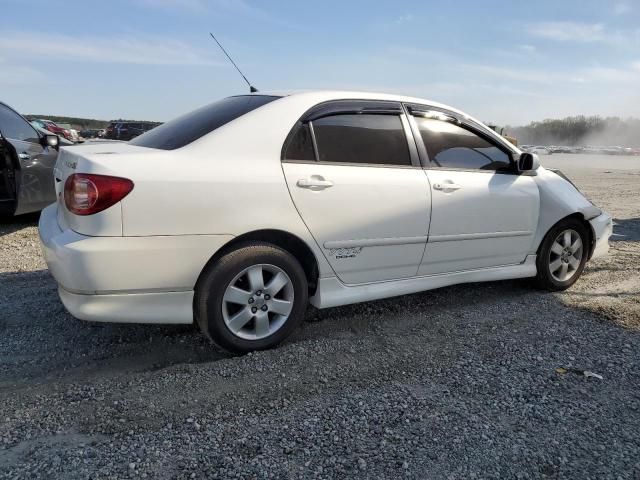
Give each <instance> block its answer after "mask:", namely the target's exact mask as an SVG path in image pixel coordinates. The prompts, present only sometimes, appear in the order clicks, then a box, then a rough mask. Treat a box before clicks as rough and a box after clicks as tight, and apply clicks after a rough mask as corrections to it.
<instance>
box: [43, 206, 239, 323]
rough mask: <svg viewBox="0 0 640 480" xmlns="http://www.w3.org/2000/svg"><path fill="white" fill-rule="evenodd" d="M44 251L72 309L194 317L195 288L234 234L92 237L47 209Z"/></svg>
mask: <svg viewBox="0 0 640 480" xmlns="http://www.w3.org/2000/svg"><path fill="white" fill-rule="evenodd" d="M39 231H40V241H41V244H42V251H43V254H44V257H45V260H46V262H47V265H48V266H49V270H50V272H51V274H52V275H53V277H54V278H55V279H56V281H57V282H58V285H59V287H60V290H59V292H60V297H61V299H62V301H63V303H64V305H65V306H66V307H67V309H68V310H69V311H70V312H71V314H72V315H74V316H76V317H78V318H81V319H84V320H94V321H106V322H142V323H191V321H192V316H193V314H192V301H193V289H194V286H195V283H196V281H197V279H198V276H199V275H200V273H201V272H202V269H203V268H204V266H205V265H206V263H207V262H208V261H209V259H210V258H211V257H212V256H213V254H214V253H215V252H216V251H217V250H218V249H219V248H220V247H222V246H223V245H224V244H225V243H227V242H228V241H229V240H231V239H232V238H233V237H232V236H231V235H180V236H153V237H89V236H85V235H81V234H79V233H77V232H75V231H73V230H70V229H64V230H63V229H61V228H60V226H59V224H58V221H57V205H51V206H49V207H47V208H45V209H44V210H43V211H42V214H41V216H40V223H39Z"/></svg>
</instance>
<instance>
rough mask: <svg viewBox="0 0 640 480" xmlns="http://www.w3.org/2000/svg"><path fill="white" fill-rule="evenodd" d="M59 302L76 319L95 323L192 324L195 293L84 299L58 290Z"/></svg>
mask: <svg viewBox="0 0 640 480" xmlns="http://www.w3.org/2000/svg"><path fill="white" fill-rule="evenodd" d="M58 294H59V295H60V300H62V303H63V304H64V306H65V308H66V309H67V310H68V311H69V313H71V315H73V316H74V317H76V318H79V319H80V320H88V321H93V322H117V323H150V324H170V323H185V324H189V323H193V290H190V291H184V292H145V293H114V294H100V295H85V294H78V293H72V292H69V291H67V290H65V289H64V288H62V287H59V288H58Z"/></svg>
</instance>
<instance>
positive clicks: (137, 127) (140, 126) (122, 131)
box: [106, 121, 160, 141]
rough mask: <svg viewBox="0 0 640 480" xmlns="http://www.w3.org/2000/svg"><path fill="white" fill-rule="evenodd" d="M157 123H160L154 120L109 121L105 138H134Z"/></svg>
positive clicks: (125, 139) (126, 139)
mask: <svg viewBox="0 0 640 480" xmlns="http://www.w3.org/2000/svg"><path fill="white" fill-rule="evenodd" d="M158 125H160V124H159V123H156V122H123V121H115V122H111V123H110V124H109V126H108V127H107V135H106V138H111V139H113V140H124V141H128V140H131V139H132V138H136V137H137V136H138V135H142V134H143V133H144V132H147V131H149V130H151V129H152V128H155V127H157V126H158Z"/></svg>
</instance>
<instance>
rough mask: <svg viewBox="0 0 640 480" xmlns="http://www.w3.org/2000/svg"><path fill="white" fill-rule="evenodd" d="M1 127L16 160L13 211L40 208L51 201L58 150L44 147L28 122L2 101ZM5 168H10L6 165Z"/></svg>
mask: <svg viewBox="0 0 640 480" xmlns="http://www.w3.org/2000/svg"><path fill="white" fill-rule="evenodd" d="M0 131H1V132H2V135H3V137H4V138H5V141H6V142H8V143H9V144H10V145H11V147H12V148H11V149H12V150H13V152H11V153H12V155H13V157H14V162H15V161H17V165H14V167H17V168H14V170H13V172H12V176H13V178H14V182H15V190H16V191H17V197H18V198H17V200H18V203H17V210H16V214H20V213H25V212H29V211H36V210H41V209H42V208H44V207H45V206H46V205H48V204H49V203H53V202H54V201H55V188H54V184H53V167H54V165H55V161H56V157H57V151H56V150H54V149H52V148H45V147H43V146H42V144H41V143H40V135H39V134H38V133H37V132H36V130H35V129H34V128H33V127H32V126H31V125H30V124H29V122H27V121H26V120H25V119H24V118H23V117H22V116H20V115H19V114H18V113H16V112H15V111H13V110H12V109H10V108H9V107H7V106H6V105H3V104H0ZM5 172H9V169H7V168H6V167H5ZM5 176H6V173H5Z"/></svg>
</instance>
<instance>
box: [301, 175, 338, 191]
mask: <svg viewBox="0 0 640 480" xmlns="http://www.w3.org/2000/svg"><path fill="white" fill-rule="evenodd" d="M296 185H297V186H299V187H300V188H309V189H311V190H323V189H325V188H329V187H333V182H332V181H331V180H326V179H325V178H324V177H321V176H320V175H312V176H311V177H310V178H301V179H300V180H298V181H297V182H296Z"/></svg>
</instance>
